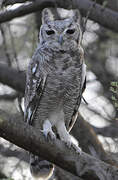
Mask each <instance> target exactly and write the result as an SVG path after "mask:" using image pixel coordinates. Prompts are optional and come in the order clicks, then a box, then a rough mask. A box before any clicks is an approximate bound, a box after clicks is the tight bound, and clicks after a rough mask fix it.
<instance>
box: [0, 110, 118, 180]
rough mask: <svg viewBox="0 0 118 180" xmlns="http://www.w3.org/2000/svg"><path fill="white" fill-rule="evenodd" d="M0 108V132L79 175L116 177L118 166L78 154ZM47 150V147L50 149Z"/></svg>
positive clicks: (108, 178) (85, 179)
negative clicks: (47, 138)
mask: <svg viewBox="0 0 118 180" xmlns="http://www.w3.org/2000/svg"><path fill="white" fill-rule="evenodd" d="M8 117H10V115H9V114H6V113H4V112H3V111H0V136H1V137H3V138H5V139H7V140H9V141H10V142H12V143H14V144H16V145H18V146H20V147H21V148H24V149H25V150H28V151H30V152H32V153H34V154H36V155H39V156H42V157H43V158H45V159H47V160H48V161H51V162H52V163H54V164H56V165H58V166H60V167H61V168H63V169H65V170H67V171H69V172H71V173H73V174H74V175H76V176H79V177H81V178H83V179H84V180H88V179H89V178H91V179H92V178H96V180H97V179H98V180H99V179H102V180H106V179H107V180H117V179H118V172H117V170H118V169H117V168H115V167H112V166H111V165H108V164H106V163H104V162H102V161H100V160H97V159H95V158H93V157H92V156H90V155H88V154H86V153H84V152H82V154H81V155H79V154H77V153H76V152H75V151H74V150H72V149H68V148H67V147H66V146H65V144H64V143H62V142H61V141H60V140H58V139H57V140H56V141H55V142H52V141H46V140H45V138H44V137H43V136H42V133H41V132H40V131H38V130H36V129H34V128H33V127H32V126H29V125H27V124H25V123H24V122H23V121H22V120H21V119H20V118H19V117H14V118H9V119H8ZM47 150H48V151H47Z"/></svg>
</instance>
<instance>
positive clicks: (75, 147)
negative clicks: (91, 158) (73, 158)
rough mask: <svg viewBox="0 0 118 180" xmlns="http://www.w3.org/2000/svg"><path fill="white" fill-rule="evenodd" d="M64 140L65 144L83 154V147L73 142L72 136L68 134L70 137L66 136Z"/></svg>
mask: <svg viewBox="0 0 118 180" xmlns="http://www.w3.org/2000/svg"><path fill="white" fill-rule="evenodd" d="M62 141H64V142H65V144H66V145H67V146H68V147H69V148H71V147H72V148H73V149H74V150H75V151H76V153H78V154H81V153H82V151H81V148H80V147H79V146H78V145H76V144H74V143H73V142H72V140H71V136H70V135H69V134H68V137H67V136H66V138H62Z"/></svg>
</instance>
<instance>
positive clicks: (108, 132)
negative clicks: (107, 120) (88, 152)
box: [93, 124, 118, 138]
mask: <svg viewBox="0 0 118 180" xmlns="http://www.w3.org/2000/svg"><path fill="white" fill-rule="evenodd" d="M93 129H94V131H95V132H96V134H100V135H102V136H105V137H111V138H118V125H117V124H111V125H109V126H106V127H103V128H97V127H95V126H93Z"/></svg>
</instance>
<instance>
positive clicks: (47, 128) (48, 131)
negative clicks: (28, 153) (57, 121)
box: [41, 120, 56, 140]
mask: <svg viewBox="0 0 118 180" xmlns="http://www.w3.org/2000/svg"><path fill="white" fill-rule="evenodd" d="M41 132H43V135H44V136H45V137H46V139H48V136H49V137H50V138H51V140H55V139H56V135H55V133H54V132H53V130H52V125H51V123H50V121H49V120H46V121H45V122H44V124H43V130H41Z"/></svg>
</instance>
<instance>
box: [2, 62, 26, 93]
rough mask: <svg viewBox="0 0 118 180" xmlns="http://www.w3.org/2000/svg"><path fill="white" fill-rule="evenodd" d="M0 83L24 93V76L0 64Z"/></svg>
mask: <svg viewBox="0 0 118 180" xmlns="http://www.w3.org/2000/svg"><path fill="white" fill-rule="evenodd" d="M0 82H1V83H3V84H5V85H8V86H10V87H12V88H14V89H15V90H17V91H20V92H23V93H24V90H25V86H24V85H25V74H24V73H19V72H18V71H16V70H15V69H13V68H10V67H8V66H6V65H3V64H0Z"/></svg>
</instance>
